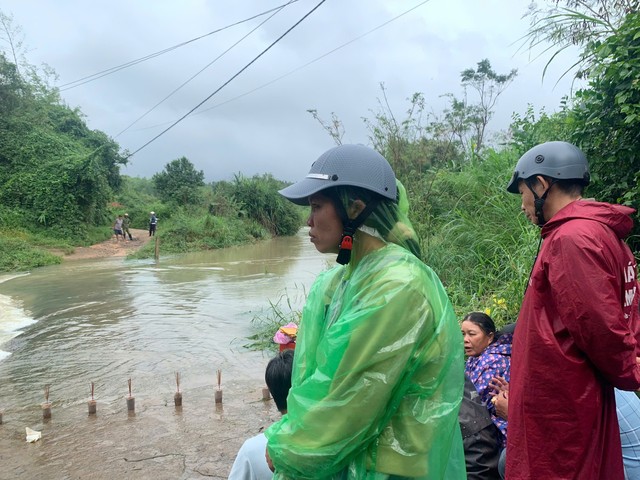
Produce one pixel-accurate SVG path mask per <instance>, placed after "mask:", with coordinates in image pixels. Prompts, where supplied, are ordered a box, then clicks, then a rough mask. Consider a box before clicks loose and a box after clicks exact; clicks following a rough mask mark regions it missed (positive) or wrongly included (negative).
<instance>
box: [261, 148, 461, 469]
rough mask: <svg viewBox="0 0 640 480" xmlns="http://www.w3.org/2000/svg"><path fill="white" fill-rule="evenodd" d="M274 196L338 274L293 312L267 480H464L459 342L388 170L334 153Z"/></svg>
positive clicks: (360, 154) (362, 152)
mask: <svg viewBox="0 0 640 480" xmlns="http://www.w3.org/2000/svg"><path fill="white" fill-rule="evenodd" d="M280 193H281V194H282V195H283V196H284V197H286V198H288V199H289V200H291V201H292V202H294V203H297V204H300V205H310V206H311V213H310V215H309V219H308V221H307V224H308V225H309V227H310V230H309V235H310V237H311V241H312V242H313V243H314V245H315V247H316V249H317V250H318V251H320V252H322V253H338V258H337V262H338V263H339V264H341V265H338V266H336V267H334V268H332V269H330V270H328V271H326V272H324V273H322V274H320V276H319V277H318V279H317V280H316V281H315V283H314V285H313V287H312V288H311V290H310V292H309V296H308V298H307V303H306V305H305V307H304V310H303V314H302V321H301V326H300V329H299V331H298V337H297V345H296V353H295V359H294V368H293V376H292V386H291V390H290V392H289V397H288V401H287V404H288V413H287V415H285V416H284V417H283V418H282V420H280V421H279V422H277V423H275V424H273V425H272V426H271V427H269V429H268V430H267V431H266V432H265V434H266V436H267V438H268V446H267V458H268V461H269V462H270V463H271V466H272V467H273V469H275V476H274V478H277V479H293V478H295V479H375V480H387V479H389V480H390V479H402V478H419V479H447V480H458V479H461V480H462V479H464V478H466V475H465V470H464V453H463V449H462V439H461V435H460V427H459V425H458V409H459V406H460V401H461V398H462V388H463V383H464V375H463V372H464V361H463V348H462V337H461V335H460V329H459V326H458V323H457V321H456V317H455V315H454V312H453V310H452V307H451V304H450V302H449V299H448V297H447V294H446V292H445V291H444V288H443V287H442V284H441V283H440V280H439V279H438V277H437V276H436V275H435V273H434V272H433V271H432V270H431V269H430V268H429V267H428V266H426V265H425V264H424V263H422V261H421V260H420V259H419V255H420V253H419V247H418V242H417V238H416V236H415V232H414V231H413V229H412V227H411V224H410V223H409V220H408V219H407V218H406V214H407V210H408V202H407V200H406V194H405V192H404V188H402V186H401V185H400V183H399V182H396V179H395V175H394V173H393V170H392V169H391V167H390V165H389V163H388V162H387V161H386V160H385V158H384V157H382V156H381V155H380V154H379V153H377V152H376V151H375V150H372V149H370V148H368V147H365V146H363V145H341V146H339V147H336V148H333V149H331V150H329V151H327V152H325V153H324V154H323V155H322V156H321V157H320V158H318V160H317V161H316V162H315V163H314V164H313V165H312V167H311V171H310V172H309V174H308V175H307V176H306V178H304V179H303V180H302V181H300V182H298V183H295V184H293V185H291V186H289V187H287V188H285V189H283V190H281V191H280Z"/></svg>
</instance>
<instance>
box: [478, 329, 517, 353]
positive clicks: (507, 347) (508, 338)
mask: <svg viewBox="0 0 640 480" xmlns="http://www.w3.org/2000/svg"><path fill="white" fill-rule="evenodd" d="M512 340H513V335H511V334H505V335H500V336H499V337H498V339H497V340H496V341H495V342H493V343H491V344H490V345H489V346H488V347H487V348H486V349H485V351H486V352H487V353H492V354H495V355H511V343H512Z"/></svg>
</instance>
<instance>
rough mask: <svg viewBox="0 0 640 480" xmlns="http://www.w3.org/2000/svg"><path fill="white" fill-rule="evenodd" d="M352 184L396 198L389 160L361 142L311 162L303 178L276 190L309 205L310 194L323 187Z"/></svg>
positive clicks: (393, 177)
mask: <svg viewBox="0 0 640 480" xmlns="http://www.w3.org/2000/svg"><path fill="white" fill-rule="evenodd" d="M342 185H345V186H354V187H360V188H364V189H365V190H370V191H372V192H375V193H377V194H379V195H381V196H382V197H384V198H388V199H390V200H393V201H396V195H397V187H396V177H395V174H394V173H393V170H392V169H391V165H389V162H387V160H386V159H385V158H384V157H383V156H382V155H380V154H379V153H378V152H376V151H375V150H373V149H372V148H369V147H365V146H364V145H340V146H337V147H334V148H332V149H330V150H327V151H326V152H324V153H323V154H322V155H320V157H319V158H318V159H317V160H316V161H315V162H313V165H311V170H309V173H308V174H307V176H306V177H305V178H303V179H302V180H300V181H299V182H296V183H294V184H293V185H290V186H288V187H286V188H283V189H282V190H280V191H279V193H280V194H281V195H282V196H283V197H285V198H287V199H288V200H290V201H292V202H293V203H295V204H297V205H309V197H310V196H311V195H313V194H315V193H318V192H320V191H322V190H324V189H326V188H330V187H337V186H342Z"/></svg>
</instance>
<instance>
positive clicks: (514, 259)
mask: <svg viewBox="0 0 640 480" xmlns="http://www.w3.org/2000/svg"><path fill="white" fill-rule="evenodd" d="M516 160H517V158H515V155H514V154H513V153H511V152H510V151H509V150H505V151H502V152H499V153H496V152H494V151H488V152H486V156H485V158H484V159H483V160H482V161H474V162H471V163H468V164H466V165H465V166H463V167H462V169H460V170H459V171H442V170H441V171H439V172H437V173H434V174H433V175H435V177H431V178H425V179H424V182H425V184H426V185H428V187H429V188H428V189H427V188H425V189H424V190H423V191H424V192H425V193H426V192H428V195H427V194H424V195H420V194H419V192H415V191H414V194H416V193H417V195H416V197H415V198H414V199H413V203H414V205H415V206H416V212H421V213H422V215H423V216H422V217H417V218H416V217H415V216H414V218H413V219H412V220H413V221H414V222H415V224H416V230H417V231H418V232H419V234H420V236H421V240H422V244H423V252H424V260H425V262H426V263H427V264H428V265H430V266H431V267H432V268H433V269H434V270H435V271H436V273H438V275H439V276H440V278H441V280H442V282H443V284H444V285H445V288H446V289H447V291H448V293H449V295H450V297H451V300H452V303H453V305H454V308H455V310H456V313H457V314H458V315H459V316H462V315H464V314H465V313H467V312H468V311H472V310H480V311H485V310H489V311H491V316H492V317H494V320H496V321H497V323H498V324H499V325H502V324H504V323H508V322H511V321H515V319H516V317H517V314H518V311H519V308H520V303H521V301H522V295H523V292H524V287H525V284H526V281H527V277H528V274H529V271H530V268H531V265H532V263H533V257H534V255H535V250H536V247H537V238H538V236H539V231H538V229H537V227H534V226H532V225H531V224H530V223H529V222H528V220H527V219H526V218H525V217H524V216H523V215H522V214H521V212H520V198H519V196H517V195H512V194H509V193H507V191H506V185H507V183H508V181H509V179H510V176H511V173H512V171H513V166H514V165H515V162H516Z"/></svg>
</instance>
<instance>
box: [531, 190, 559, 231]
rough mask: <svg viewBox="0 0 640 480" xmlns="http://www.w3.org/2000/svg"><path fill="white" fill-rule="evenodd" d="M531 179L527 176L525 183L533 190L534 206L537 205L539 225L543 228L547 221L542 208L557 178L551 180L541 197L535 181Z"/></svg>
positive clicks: (536, 211)
mask: <svg viewBox="0 0 640 480" xmlns="http://www.w3.org/2000/svg"><path fill="white" fill-rule="evenodd" d="M530 180H531V179H530V178H527V179H525V181H524V183H525V185H526V186H527V188H528V189H529V190H531V193H532V194H533V206H534V207H535V213H536V217H537V218H538V227H540V228H542V227H544V224H545V223H547V221H546V220H545V218H544V213H543V211H542V209H543V208H544V202H545V200H546V199H547V195H549V190H551V187H553V184H554V183H556V182H557V179H555V178H552V179H551V180H550V181H549V186H548V187H547V189H546V190H545V191H544V193H543V194H542V196H541V197H540V196H538V194H537V193H536V192H535V190H534V189H533V182H532V181H530Z"/></svg>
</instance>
